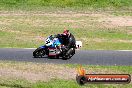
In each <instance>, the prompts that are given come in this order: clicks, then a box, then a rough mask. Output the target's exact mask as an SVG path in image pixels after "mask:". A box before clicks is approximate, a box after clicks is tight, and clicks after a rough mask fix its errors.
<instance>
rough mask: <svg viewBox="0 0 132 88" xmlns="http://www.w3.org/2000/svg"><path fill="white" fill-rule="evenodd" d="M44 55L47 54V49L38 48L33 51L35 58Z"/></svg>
mask: <svg viewBox="0 0 132 88" xmlns="http://www.w3.org/2000/svg"><path fill="white" fill-rule="evenodd" d="M44 55H45V50H44V49H42V48H37V49H36V50H35V51H34V52H33V56H34V58H39V57H43V56H44Z"/></svg>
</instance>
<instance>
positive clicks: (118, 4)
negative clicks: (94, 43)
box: [0, 0, 132, 10]
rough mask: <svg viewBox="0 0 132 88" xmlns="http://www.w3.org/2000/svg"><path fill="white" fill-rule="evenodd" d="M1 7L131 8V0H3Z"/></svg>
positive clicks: (35, 8) (38, 8) (31, 8)
mask: <svg viewBox="0 0 132 88" xmlns="http://www.w3.org/2000/svg"><path fill="white" fill-rule="evenodd" d="M0 3H1V4H0V9H6V10H12V9H13V10H16V9H17V10H42V9H44V8H74V9H87V8H95V9H97V8H120V9H121V8H129V7H131V6H132V1H131V0H81V1H80V0H1V1H0Z"/></svg>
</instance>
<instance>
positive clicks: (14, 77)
mask: <svg viewBox="0 0 132 88" xmlns="http://www.w3.org/2000/svg"><path fill="white" fill-rule="evenodd" d="M79 66H80V65H79V64H45V63H33V62H17V61H0V69H1V71H4V72H1V76H0V80H1V81H0V87H1V88H91V87H92V88H131V86H132V83H130V84H86V85H84V86H80V85H78V84H77V82H76V79H75V76H74V77H72V79H71V78H68V79H65V78H66V77H67V76H71V75H72V74H75V73H76V72H75V73H73V71H77V68H78V67H79ZM82 67H83V68H84V69H85V70H86V73H88V74H101V73H102V74H130V75H132V70H131V69H132V66H99V65H82ZM49 68H50V69H49ZM62 69H65V70H66V71H67V76H61V75H63V73H62V72H61V70H62ZM67 69H68V70H67ZM49 70H52V72H53V73H54V74H53V75H51V74H48V72H49ZM65 70H63V71H64V73H65ZM71 70H73V71H72V73H70V72H71ZM6 72H7V73H6ZM9 72H10V73H9ZM14 72H15V74H13V73H14ZM40 72H42V73H43V76H44V77H45V78H46V76H47V75H48V77H51V78H50V80H49V79H48V80H46V81H42V79H43V77H41V79H40V80H36V81H33V80H32V79H29V80H27V79H26V78H29V75H27V77H26V78H23V76H22V75H24V74H25V73H27V74H30V76H33V77H34V79H37V78H35V77H36V76H34V75H33V74H34V73H35V74H36V75H38V77H39V75H40ZM58 72H60V73H59V74H57V73H58ZM3 73H5V74H3ZM17 73H19V75H20V76H19V75H18V74H17ZM31 73H32V74H31ZM57 75H59V76H61V78H60V77H59V76H57ZM75 75H76V74H75ZM21 76H22V77H21ZM25 76H26V75H25ZM40 76H42V75H40ZM53 77H55V78H53Z"/></svg>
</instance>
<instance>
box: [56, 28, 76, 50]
mask: <svg viewBox="0 0 132 88" xmlns="http://www.w3.org/2000/svg"><path fill="white" fill-rule="evenodd" d="M58 38H60V40H62V44H63V45H64V46H65V50H67V51H68V50H69V49H70V48H75V47H76V46H75V43H76V40H75V38H74V36H73V34H72V33H70V32H69V30H67V29H64V31H63V34H61V35H59V36H58Z"/></svg>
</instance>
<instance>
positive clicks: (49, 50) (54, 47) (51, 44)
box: [33, 35, 82, 60]
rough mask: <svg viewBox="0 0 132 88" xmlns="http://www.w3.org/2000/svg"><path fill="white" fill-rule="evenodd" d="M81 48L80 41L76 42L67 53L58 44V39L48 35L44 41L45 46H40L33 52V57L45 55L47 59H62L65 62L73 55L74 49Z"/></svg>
mask: <svg viewBox="0 0 132 88" xmlns="http://www.w3.org/2000/svg"><path fill="white" fill-rule="evenodd" d="M81 46H82V43H81V41H76V45H75V47H72V48H70V49H69V50H68V51H67V50H65V49H63V48H65V46H64V45H63V44H62V43H61V42H60V40H59V39H58V38H56V37H54V36H53V35H50V36H49V37H48V38H47V39H46V40H45V45H43V46H40V47H39V48H37V49H36V50H35V51H34V52H33V56H34V58H39V57H43V56H45V55H47V56H48V57H49V58H62V59H64V60H67V59H70V58H71V57H72V56H73V55H74V54H75V49H78V48H80V47H81Z"/></svg>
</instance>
